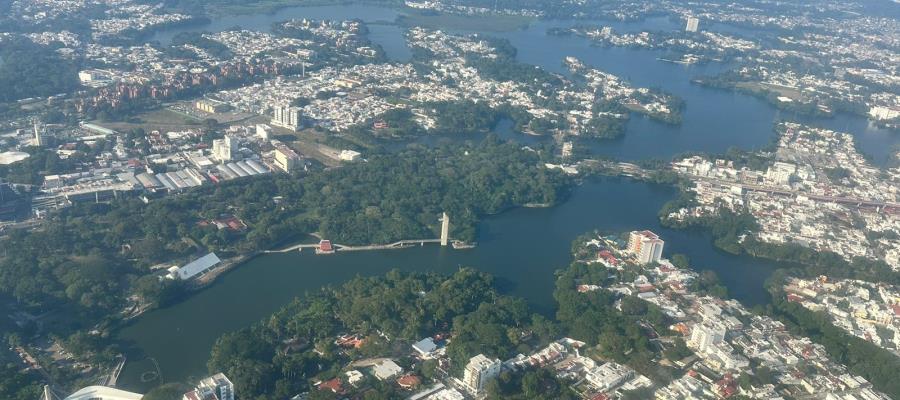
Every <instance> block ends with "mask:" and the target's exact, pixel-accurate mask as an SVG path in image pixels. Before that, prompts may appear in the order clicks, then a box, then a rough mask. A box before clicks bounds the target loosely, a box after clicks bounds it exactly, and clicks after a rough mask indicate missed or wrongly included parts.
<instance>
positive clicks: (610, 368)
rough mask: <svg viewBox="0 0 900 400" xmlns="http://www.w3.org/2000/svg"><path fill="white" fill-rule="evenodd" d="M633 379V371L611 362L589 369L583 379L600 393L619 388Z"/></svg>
mask: <svg viewBox="0 0 900 400" xmlns="http://www.w3.org/2000/svg"><path fill="white" fill-rule="evenodd" d="M633 377H634V371H633V370H631V368H628V367H626V366H623V365H619V364H616V363H611V362H610V363H606V364H603V365H601V366H599V367H593V368H590V369H589V370H588V372H587V374H586V375H585V379H586V380H587V381H588V382H590V383H591V385H594V387H596V388H597V390H599V391H601V392H604V391H607V390H610V389H612V388H614V387H616V386H619V385H621V384H622V383H625V381H627V380H629V379H631V378H633Z"/></svg>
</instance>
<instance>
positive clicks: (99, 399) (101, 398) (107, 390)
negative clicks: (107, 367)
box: [63, 386, 144, 400]
mask: <svg viewBox="0 0 900 400" xmlns="http://www.w3.org/2000/svg"><path fill="white" fill-rule="evenodd" d="M141 397H144V395H142V394H138V393H131V392H126V391H124V390H119V389H115V388H111V387H106V386H88V387H86V388H84V389H81V390H79V391H77V392H75V393H72V394H71V395H70V396H69V397H66V398H65V399H63V400H141Z"/></svg>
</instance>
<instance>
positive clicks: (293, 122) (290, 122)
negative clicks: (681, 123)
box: [272, 105, 301, 131]
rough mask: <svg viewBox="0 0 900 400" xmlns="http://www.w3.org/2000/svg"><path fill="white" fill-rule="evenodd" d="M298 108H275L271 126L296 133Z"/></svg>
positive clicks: (298, 118) (299, 113)
mask: <svg viewBox="0 0 900 400" xmlns="http://www.w3.org/2000/svg"><path fill="white" fill-rule="evenodd" d="M300 115H301V112H300V108H299V107H288V106H284V105H281V106H275V116H274V117H273V118H272V125H275V126H278V127H281V128H285V129H290V130H292V131H297V130H299V129H300Z"/></svg>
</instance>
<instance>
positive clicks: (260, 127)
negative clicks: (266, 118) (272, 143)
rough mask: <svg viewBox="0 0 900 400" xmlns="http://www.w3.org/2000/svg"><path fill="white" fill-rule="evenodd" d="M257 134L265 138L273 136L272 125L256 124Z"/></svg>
mask: <svg viewBox="0 0 900 400" xmlns="http://www.w3.org/2000/svg"><path fill="white" fill-rule="evenodd" d="M256 136H259V137H260V138H261V139H263V140H269V138H270V137H271V136H272V127H270V126H268V125H266V124H256Z"/></svg>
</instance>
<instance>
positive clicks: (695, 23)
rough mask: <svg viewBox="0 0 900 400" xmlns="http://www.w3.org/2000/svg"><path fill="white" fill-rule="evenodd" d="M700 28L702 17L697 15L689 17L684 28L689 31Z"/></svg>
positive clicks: (695, 30)
mask: <svg viewBox="0 0 900 400" xmlns="http://www.w3.org/2000/svg"><path fill="white" fill-rule="evenodd" d="M699 28H700V18H697V17H688V19H687V25H685V27H684V30H685V31H687V32H697V29H699Z"/></svg>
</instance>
